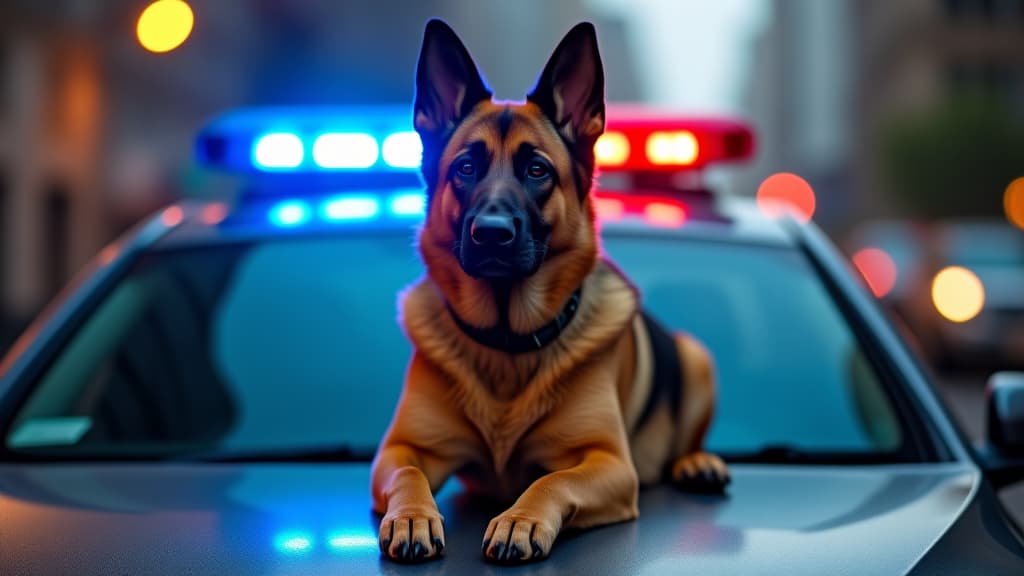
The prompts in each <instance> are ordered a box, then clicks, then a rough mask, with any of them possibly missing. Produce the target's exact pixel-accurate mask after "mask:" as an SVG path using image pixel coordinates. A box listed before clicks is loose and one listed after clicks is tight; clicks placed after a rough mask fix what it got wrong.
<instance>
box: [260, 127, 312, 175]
mask: <svg viewBox="0 0 1024 576" xmlns="http://www.w3.org/2000/svg"><path fill="white" fill-rule="evenodd" d="M304 158H305V149H304V147H303V144H302V139H301V138H299V136H298V135H296V134H293V133H291V132H271V133H269V134H264V135H263V136H261V137H259V138H258V139H256V142H255V144H253V147H252V162H253V164H254V165H255V166H256V167H257V168H261V169H264V170H275V169H288V168H295V167H296V166H298V165H300V164H302V161H303V159H304Z"/></svg>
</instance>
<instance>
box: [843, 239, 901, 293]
mask: <svg viewBox="0 0 1024 576" xmlns="http://www.w3.org/2000/svg"><path fill="white" fill-rule="evenodd" d="M851 260H853V265H854V266H856V267H857V270H859V271H860V274H861V276H863V277H864V281H865V282H867V284H868V287H869V288H871V293H872V294H874V295H875V297H876V298H881V297H883V296H885V295H886V294H888V293H889V292H891V291H892V288H893V286H895V285H896V263H895V262H893V261H892V258H891V257H890V256H889V254H887V253H886V252H885V251H884V250H881V249H879V248H863V249H861V250H858V251H857V252H856V253H855V254H854V255H853V258H851Z"/></svg>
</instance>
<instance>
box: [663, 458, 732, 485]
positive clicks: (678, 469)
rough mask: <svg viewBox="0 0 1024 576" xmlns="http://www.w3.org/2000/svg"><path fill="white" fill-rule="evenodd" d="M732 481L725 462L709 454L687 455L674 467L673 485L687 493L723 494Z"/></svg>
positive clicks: (677, 461)
mask: <svg viewBox="0 0 1024 576" xmlns="http://www.w3.org/2000/svg"><path fill="white" fill-rule="evenodd" d="M730 481H731V479H730V478H729V469H728V468H727V467H726V466H725V462H722V459H721V458H719V457H718V456H715V455H714V454H708V453H707V452H693V453H692V454H687V455H686V456H683V457H681V458H679V459H678V460H676V461H675V464H673V465H672V483H673V484H675V485H676V487H677V488H679V489H680V490H684V491H686V492H696V493H698V494H721V493H722V492H724V491H725V487H726V486H728V485H729V482H730Z"/></svg>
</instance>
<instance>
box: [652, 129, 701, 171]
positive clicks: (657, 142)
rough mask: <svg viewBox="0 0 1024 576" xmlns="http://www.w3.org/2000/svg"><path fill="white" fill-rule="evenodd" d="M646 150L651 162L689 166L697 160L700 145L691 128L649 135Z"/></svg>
mask: <svg viewBox="0 0 1024 576" xmlns="http://www.w3.org/2000/svg"><path fill="white" fill-rule="evenodd" d="M646 152H647V160H648V161H650V163H651V164H657V165H668V164H678V165H680V166H688V165H690V164H693V163H694V161H696V160H697V155H698V154H699V152H700V146H699V145H698V144H697V137H696V136H694V135H693V132H690V131H689V130H681V131H679V132H655V133H653V134H651V135H650V136H648V137H647V150H646Z"/></svg>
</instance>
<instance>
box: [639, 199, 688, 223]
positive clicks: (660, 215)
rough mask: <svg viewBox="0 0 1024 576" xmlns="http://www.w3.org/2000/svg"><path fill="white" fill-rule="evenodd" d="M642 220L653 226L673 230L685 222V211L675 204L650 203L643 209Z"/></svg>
mask: <svg viewBox="0 0 1024 576" xmlns="http://www.w3.org/2000/svg"><path fill="white" fill-rule="evenodd" d="M644 218H645V219H646V220H647V221H648V222H649V223H651V224H653V225H654V226H665V227H669V228H674V227H677V226H682V225H683V223H684V222H686V211H685V210H683V208H682V207H681V206H676V205H675V204H668V203H666V202H651V203H650V204H648V205H647V206H645V207H644Z"/></svg>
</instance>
